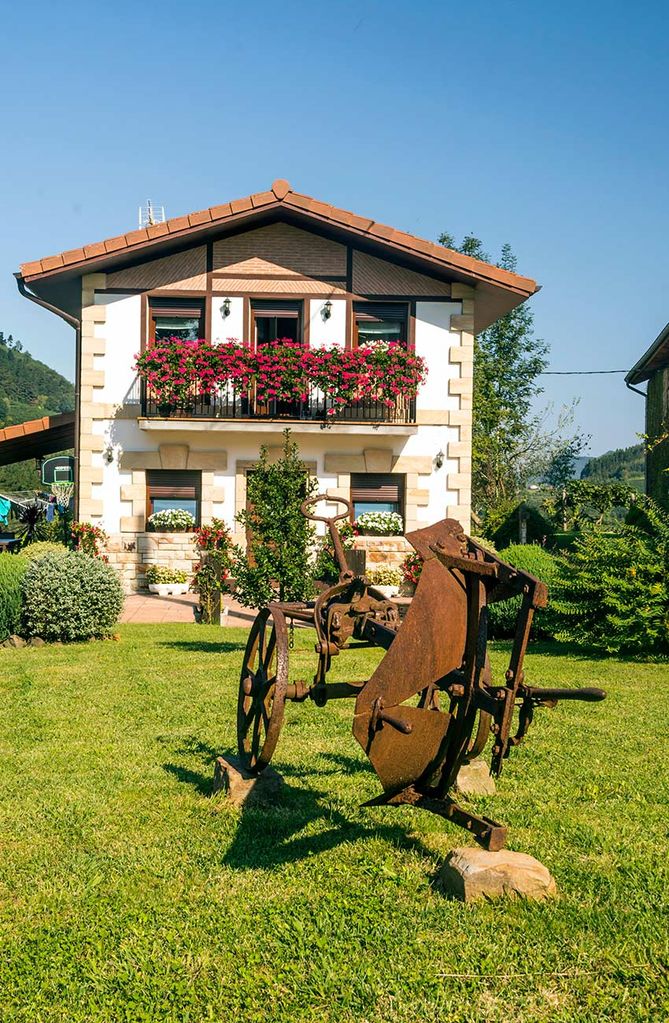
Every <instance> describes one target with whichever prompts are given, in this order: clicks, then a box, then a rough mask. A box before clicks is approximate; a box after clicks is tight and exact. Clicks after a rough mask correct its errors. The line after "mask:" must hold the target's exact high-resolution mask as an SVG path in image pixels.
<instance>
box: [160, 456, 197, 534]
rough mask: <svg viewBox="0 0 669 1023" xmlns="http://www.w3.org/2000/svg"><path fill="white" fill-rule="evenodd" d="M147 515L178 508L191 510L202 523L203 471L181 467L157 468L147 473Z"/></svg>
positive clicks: (194, 516)
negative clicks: (191, 470)
mask: <svg viewBox="0 0 669 1023" xmlns="http://www.w3.org/2000/svg"><path fill="white" fill-rule="evenodd" d="M146 489H147V495H146V504H147V517H148V516H149V515H153V513H154V512H158V511H166V510H167V509H168V508H178V509H180V510H182V511H187V512H190V513H191V515H192V516H193V518H194V519H195V522H196V524H197V525H199V524H200V498H201V492H202V473H201V472H188V471H186V470H181V469H155V470H150V471H149V472H147V474H146Z"/></svg>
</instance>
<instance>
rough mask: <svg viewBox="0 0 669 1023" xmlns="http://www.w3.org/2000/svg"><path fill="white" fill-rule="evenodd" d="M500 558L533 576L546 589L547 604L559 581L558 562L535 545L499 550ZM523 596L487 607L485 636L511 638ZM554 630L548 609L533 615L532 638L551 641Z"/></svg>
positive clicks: (551, 613)
mask: <svg viewBox="0 0 669 1023" xmlns="http://www.w3.org/2000/svg"><path fill="white" fill-rule="evenodd" d="M499 557H500V558H501V559H502V561H506V562H508V564H509V565H513V567H514V568H520V569H523V570H524V571H525V572H529V573H530V575H533V576H536V578H537V579H540V580H541V581H542V582H543V583H546V585H547V586H548V596H549V601H550V597H551V591H552V588H553V587H554V586H555V585H556V584H557V583H558V581H559V578H560V562H559V561H558V559H557V558H556V557H555V556H554V555H553V554H550V553H549V552H548V551H547V550H545V549H544V548H543V547H539V546H537V544H515V545H514V546H512V547H507V548H506V549H505V550H503V551H501V552H500V554H499ZM521 602H522V597H521V596H520V595H518V596H517V597H511V598H510V599H509V600H504V601H501V602H500V603H499V604H490V605H489V607H488V633H489V635H490V636H491V638H493V639H508V638H509V637H511V636H513V635H514V633H515V630H516V618H517V615H518V611H519V610H520V605H521ZM556 631H557V618H556V615H555V612H554V611H553V610H552V608H551V604H550V602H549V605H548V607H547V608H543V609H540V610H538V611H536V612H535V615H534V622H533V623H532V632H531V634H530V636H531V638H532V639H538V638H540V637H541V638H551V639H552V638H553V637H554V636H555V634H556Z"/></svg>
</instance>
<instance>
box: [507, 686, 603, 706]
mask: <svg viewBox="0 0 669 1023" xmlns="http://www.w3.org/2000/svg"><path fill="white" fill-rule="evenodd" d="M521 694H522V695H523V696H525V697H528V698H529V699H531V700H584V701H585V702H586V703H599V701H600V700H603V699H604V697H605V696H606V693H605V692H604V690H603V689H595V688H594V687H587V686H586V687H584V688H583V689H541V688H540V687H538V686H523V689H522V693H519V695H521Z"/></svg>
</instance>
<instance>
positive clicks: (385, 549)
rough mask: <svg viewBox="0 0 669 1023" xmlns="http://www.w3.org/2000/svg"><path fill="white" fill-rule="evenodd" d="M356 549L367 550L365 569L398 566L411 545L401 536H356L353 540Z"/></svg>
mask: <svg viewBox="0 0 669 1023" xmlns="http://www.w3.org/2000/svg"><path fill="white" fill-rule="evenodd" d="M353 548H354V550H356V551H366V552H367V565H366V567H367V570H369V571H371V570H372V569H375V568H382V567H385V568H399V567H400V565H401V564H402V562H403V561H404V559H405V558H406V556H407V554H410V553H411V551H412V550H413V547H412V546H411V544H410V543H409V541H408V540H407V539H405V537H403V536H356V538H355V540H354V541H353Z"/></svg>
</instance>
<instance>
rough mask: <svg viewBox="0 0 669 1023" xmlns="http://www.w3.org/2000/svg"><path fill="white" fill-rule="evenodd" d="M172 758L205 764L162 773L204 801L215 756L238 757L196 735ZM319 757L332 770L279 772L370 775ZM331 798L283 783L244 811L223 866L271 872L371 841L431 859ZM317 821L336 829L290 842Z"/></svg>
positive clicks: (343, 761)
mask: <svg viewBox="0 0 669 1023" xmlns="http://www.w3.org/2000/svg"><path fill="white" fill-rule="evenodd" d="M175 753H186V754H191V755H193V754H197V755H199V756H200V757H201V758H202V761H203V768H204V766H205V765H206V768H207V770H206V773H205V770H204V769H203V770H200V771H198V770H193V769H192V768H189V767H186V766H185V765H183V764H178V763H167V764H163V765H162V767H163V770H164V771H166V772H167V773H168V774H171V775H172V777H173V778H176V780H177V781H179V782H181V783H183V784H185V785H191V786H192V787H193V788H194V789H195V790H196V791H197V792H198V793H199V794H200V795H202V796H211V794H212V789H213V764H214V761H215V759H216V757H217V756H219V755H220V756H223V757H230V756H231V755H236V752H235V753H233V751H231V750H223V751H220V750H214V749H212V747H210V746H208V745H207V744H206V743H203V742H201V741H200V740H198V739H196V738H195V737H194V736H193V737H189V739H188V740H187V741H186V742H185V743H184V744H182V746H181V748H180V749H179V750H175ZM322 756H323V757H324V758H326V759H328V760H331V761H332V763H333V769H332V771H320V772H319V771H301V770H294V769H292V768H290V767H288V766H287V765H286V766H282V767H281V773H282V774H283V775H284V776H290V777H295V778H299V777H303V776H309V775H310V776H313V775H318V774H321V775H325V774H341V773H342V771H344V772H346V773H348V774H353V773H357V772H359V771H364V772H367V773H368V772H370V771H371V770H372V768H371V766H370V765H368V764H366V763H364V762H362V761H360V760H357V759H355V758H354V757H348V756H343V755H340V754H336V753H324V754H322ZM333 796H336V789H335V790H333V791H332V792H321V791H319V790H316V789H311V788H306V787H300V786H297V785H288V784H284V785H283V787H282V789H281V796H280V800H279V802H278V803H277V804H276V805H272V804H255V805H250V806H248V807H245V808H243V810H242V812H241V817H240V821H239V826H238V828H237V831H236V833H235V837H234V839H233V841H232V845H231V846H230V848H229V849H228V851H227V852H226V853H225V855H224V857H223V860H222V862H223V863H224V864H226V865H227V866H229V867H233V868H235V869H237V870H255V869H262V870H270V869H272V868H274V867H277V866H281V865H282V864H284V863H291V862H293V861H296V860H302V859H305V858H307V857H309V856H314V855H317V854H318V853H322V852H327V851H328V850H330V849H334V848H336V847H337V846H338V845H341V844H342V843H344V842H357V841H359V840H361V839H365V840H369V839H374V838H380V839H382V840H384V841H387V842H392V843H393V845H396V846H397V847H398V848H403V849H407V850H412V851H416V852H418V853H419V854H420V855H421V856H427V857H431V856H432V853H431V851H430V850H429V849H428V848H427V847H426V846H425V845H423V843H422V842H420V841H419V840H418V839H416V838H414V837H412V836H411V835H409V834H407V832H406V830H405V829H404V828H403V827H401V826H400V825H397V824H380V825H372V826H371V827H370V826H366V825H365V824H362V823H361V822H360V821H358V820H353V819H351V818H350V817H348V816H347V815H346V814H345V813H342V812H341V811H340V810H337V809H335V808H334V806H333V805H332V798H333ZM391 812H392V811H391ZM321 820H325V821H327V822H328V824H330V825H334V826H331V827H329V828H327V830H325V831H319V832H318V833H317V834H313V835H304V836H300V837H298V838H295V837H293V836H295V835H298V834H299V832H301V831H304V829H305V828H307V827H309V826H310V825H313V824H314V823H315V822H317V821H321Z"/></svg>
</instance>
